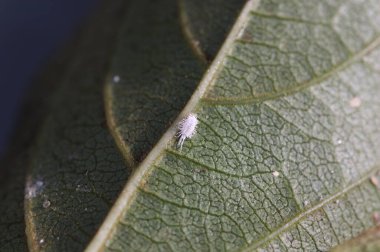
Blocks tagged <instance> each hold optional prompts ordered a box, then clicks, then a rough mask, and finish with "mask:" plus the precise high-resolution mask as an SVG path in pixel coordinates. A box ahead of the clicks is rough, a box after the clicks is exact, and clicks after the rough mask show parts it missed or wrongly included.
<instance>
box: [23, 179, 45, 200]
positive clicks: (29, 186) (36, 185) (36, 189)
mask: <svg viewBox="0 0 380 252" xmlns="http://www.w3.org/2000/svg"><path fill="white" fill-rule="evenodd" d="M43 186H44V182H43V181H42V180H37V181H32V178H30V177H29V178H28V179H27V182H26V187H25V198H27V199H31V198H34V197H36V196H37V195H38V194H40V193H41V191H42V189H43Z"/></svg>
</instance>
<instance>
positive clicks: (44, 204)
mask: <svg viewBox="0 0 380 252" xmlns="http://www.w3.org/2000/svg"><path fill="white" fill-rule="evenodd" d="M50 205H51V203H50V201H49V200H47V199H45V200H44V203H42V206H43V207H44V208H48V207H49V206H50Z"/></svg>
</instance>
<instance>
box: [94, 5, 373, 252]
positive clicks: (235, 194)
mask: <svg viewBox="0 0 380 252" xmlns="http://www.w3.org/2000/svg"><path fill="white" fill-rule="evenodd" d="M378 6H379V5H378V1H367V2H366V3H365V4H363V3H359V2H358V1H353V0H352V1H318V2H313V3H311V2H310V1H281V2H276V1H269V0H262V1H256V0H252V1H248V2H247V4H246V6H245V7H244V9H243V11H242V12H241V14H240V16H239V19H238V20H237V22H236V23H235V25H234V27H233V29H232V31H231V32H230V33H229V36H228V38H227V40H226V41H225V42H224V44H223V47H222V48H221V50H220V51H219V53H218V55H217V56H216V58H215V60H214V61H213V63H212V65H211V66H210V67H209V69H208V71H207V72H206V73H205V75H204V77H203V79H202V80H201V82H200V84H199V86H198V88H197V90H196V91H195V92H194V94H193V95H192V97H191V99H190V101H189V102H188V104H187V105H186V107H185V109H184V110H183V111H182V112H181V114H180V116H179V118H178V119H177V120H176V122H178V120H179V119H181V118H183V117H184V116H186V115H187V114H188V113H190V112H195V113H197V114H198V118H199V121H200V123H199V128H198V132H197V134H196V135H195V136H194V137H193V138H192V139H191V140H188V141H186V142H185V144H184V148H183V150H182V151H179V150H178V149H176V147H175V144H176V143H175V138H174V135H175V132H176V124H175V123H174V124H173V125H172V126H171V127H170V128H169V129H168V130H167V131H166V132H165V133H164V134H163V136H162V138H161V139H160V140H159V141H158V143H157V144H156V145H155V147H154V148H153V149H152V150H151V151H150V153H149V154H148V155H147V156H146V158H145V159H144V161H143V162H142V163H141V165H139V167H138V168H137V170H136V172H135V173H134V174H133V176H132V177H131V178H130V180H129V182H128V184H127V185H126V187H125V188H124V190H123V192H122V194H121V195H120V197H119V199H118V200H117V202H116V204H115V205H114V207H113V209H112V210H111V212H110V213H109V215H108V217H107V219H106V220H105V222H104V223H103V225H102V227H101V228H100V230H99V232H98V233H97V235H96V236H95V238H94V239H93V241H92V243H91V244H90V246H89V247H88V250H89V251H103V250H109V251H126V250H137V249H138V250H144V251H148V250H151V251H160V250H162V251H191V250H194V251H227V250H228V251H235V250H247V251H252V250H261V251H275V250H284V251H285V250H291V249H303V250H308V251H313V250H322V251H326V250H329V249H330V248H331V247H333V246H335V245H337V244H339V243H341V242H343V241H345V240H347V239H350V238H352V237H354V236H356V235H357V234H359V233H360V232H362V231H363V230H365V229H367V228H369V227H371V226H373V225H374V223H373V221H372V217H371V216H372V213H373V212H376V211H379V209H380V192H379V190H378V189H377V187H376V186H374V185H373V184H372V183H371V180H370V178H371V177H372V176H374V175H375V174H377V172H378V171H379V169H380V163H379V159H380V148H379V147H380V146H379V145H380V118H379V116H378V111H380V101H379V100H378V98H377V97H378V95H380V85H379V83H380V82H379V81H380V72H379V70H380V66H379V63H378V58H379V56H380V47H379V43H380V38H379V33H380V30H379V27H380V19H379V17H380V9H379V7H378ZM192 73H193V69H192V68H191V67H189V74H192ZM126 74H127V73H126ZM158 77H159V76H158ZM116 103H117V104H119V105H120V104H121V101H120V100H119V102H116ZM120 106H121V105H120ZM150 129H151V128H150ZM120 135H121V138H123V137H124V138H127V136H128V134H127V133H123V132H121V133H120ZM119 146H120V145H119Z"/></svg>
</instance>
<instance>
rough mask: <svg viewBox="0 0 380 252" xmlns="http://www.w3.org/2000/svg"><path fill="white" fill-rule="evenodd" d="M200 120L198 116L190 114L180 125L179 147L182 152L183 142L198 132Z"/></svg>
mask: <svg viewBox="0 0 380 252" xmlns="http://www.w3.org/2000/svg"><path fill="white" fill-rule="evenodd" d="M197 124H198V119H197V115H196V114H189V115H188V116H187V117H186V118H185V119H183V120H182V121H180V122H179V123H178V133H177V136H178V138H179V139H178V144H177V146H178V147H179V148H180V149H181V150H182V145H183V142H185V140H186V138H191V137H192V136H194V134H195V133H196V131H197Z"/></svg>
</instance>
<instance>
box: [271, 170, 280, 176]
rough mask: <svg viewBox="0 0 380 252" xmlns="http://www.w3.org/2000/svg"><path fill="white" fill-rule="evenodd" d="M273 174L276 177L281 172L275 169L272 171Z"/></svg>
mask: <svg viewBox="0 0 380 252" xmlns="http://www.w3.org/2000/svg"><path fill="white" fill-rule="evenodd" d="M272 174H273V176H275V177H278V176H280V173H279V172H278V171H274V172H272Z"/></svg>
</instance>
